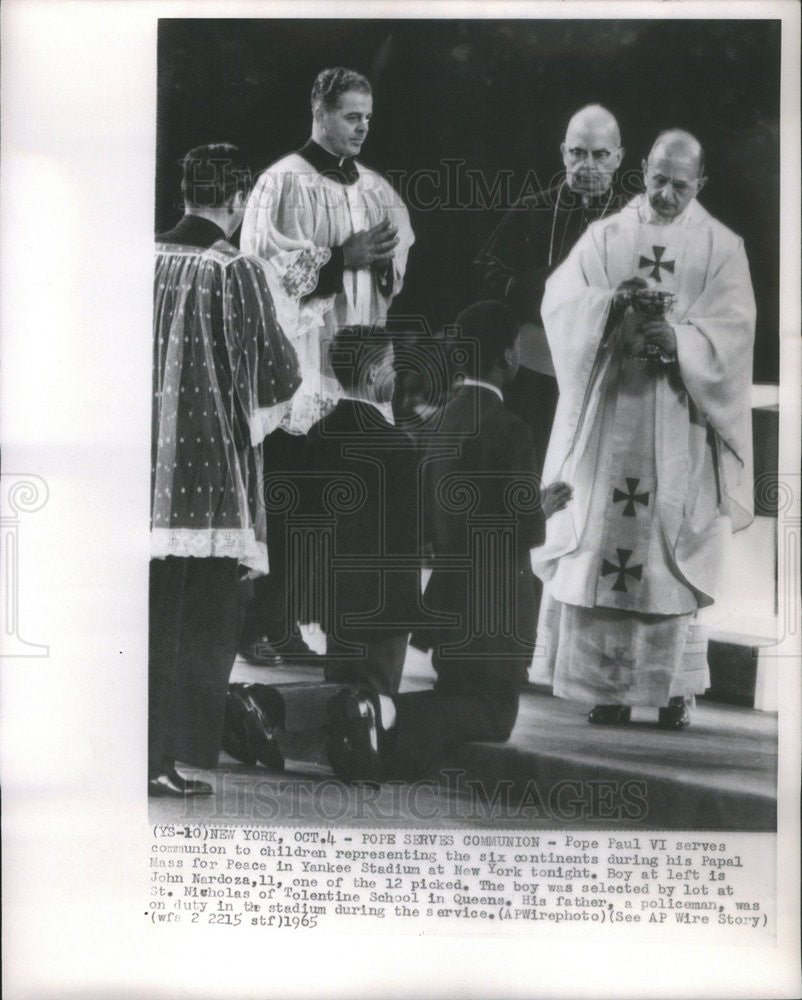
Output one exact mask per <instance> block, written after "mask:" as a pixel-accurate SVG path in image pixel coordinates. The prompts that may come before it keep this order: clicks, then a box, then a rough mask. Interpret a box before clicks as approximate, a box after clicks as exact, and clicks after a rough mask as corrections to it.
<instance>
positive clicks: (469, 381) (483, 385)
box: [462, 378, 504, 403]
mask: <svg viewBox="0 0 802 1000" xmlns="http://www.w3.org/2000/svg"><path fill="white" fill-rule="evenodd" d="M462 384H463V385H475V386H476V387H477V388H479V389H489V390H490V391H491V392H494V393H495V394H496V395H497V396H498V398H499V399H500V400H501V402H502V403H503V402H504V396H503V395H502V392H501V389H499V387H498V386H497V385H493V383H492V382H483V381H482V379H479V378H464V379H463V380H462Z"/></svg>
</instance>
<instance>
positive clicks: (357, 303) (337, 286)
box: [240, 66, 415, 665]
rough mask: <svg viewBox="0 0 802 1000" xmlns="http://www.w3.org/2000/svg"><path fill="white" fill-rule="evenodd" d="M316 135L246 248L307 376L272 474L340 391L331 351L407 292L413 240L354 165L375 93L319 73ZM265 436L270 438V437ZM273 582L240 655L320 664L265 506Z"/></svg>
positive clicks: (347, 73) (283, 468) (266, 188)
mask: <svg viewBox="0 0 802 1000" xmlns="http://www.w3.org/2000/svg"><path fill="white" fill-rule="evenodd" d="M311 105H312V134H311V136H310V138H309V140H308V141H307V142H306V143H305V144H304V145H303V146H302V147H301V148H300V149H299V150H297V151H296V152H294V153H290V154H289V155H287V156H284V157H282V158H281V159H280V160H278V161H277V162H276V163H274V164H273V165H272V166H270V167H268V169H267V170H265V172H264V173H263V174H262V175H261V176H260V177H259V180H258V181H257V183H256V185H255V186H254V189H253V191H252V192H251V196H250V198H249V199H248V204H247V207H246V209H245V218H244V219H243V223H242V237H241V240H240V245H241V246H242V248H243V250H244V251H246V252H247V253H250V254H253V255H254V256H256V257H260V258H262V260H263V261H264V262H265V273H266V274H267V278H268V281H269V282H270V288H271V291H272V294H273V301H274V302H275V306H276V312H277V314H278V318H279V322H280V323H281V326H282V329H283V330H284V332H285V333H286V335H287V337H289V339H290V342H291V343H292V346H293V347H294V349H295V353H296V354H297V356H298V361H299V363H300V366H301V375H302V382H301V386H300V388H299V389H298V391H297V392H296V393H295V395H294V396H293V397H292V399H289V400H287V401H286V403H284V404H283V405H282V406H280V407H277V408H276V409H275V410H271V411H268V412H267V417H268V419H269V420H270V424H269V426H265V427H263V428H262V430H263V432H264V433H267V435H268V436H267V437H266V439H265V445H264V459H265V469H266V470H269V473H270V474H272V475H276V474H279V473H289V474H293V472H294V471H295V470H297V469H298V468H299V466H300V464H302V462H303V454H304V440H305V435H306V433H307V431H308V430H309V428H310V427H311V426H312V425H313V424H314V423H316V422H317V421H318V420H320V419H321V418H322V417H324V416H326V414H327V413H329V412H330V411H331V410H333V409H334V406H335V404H336V402H337V400H338V399H339V398H341V396H342V394H343V391H342V388H341V386H340V383H339V382H338V381H337V379H336V377H335V375H334V372H333V371H332V369H331V367H330V365H329V363H328V360H327V359H328V351H327V348H328V344H329V342H330V341H331V339H332V338H333V336H334V334H335V333H336V331H337V330H338V329H339V328H340V327H343V326H383V325H384V322H385V318H386V316H387V311H388V309H389V308H390V304H391V303H392V301H393V299H394V298H395V296H396V295H398V293H399V292H400V291H401V286H402V284H403V280H404V273H405V271H406V264H407V255H408V253H409V248H410V247H411V245H412V244H413V243H414V240H415V237H414V235H413V232H412V227H411V225H410V222H409V213H408V212H407V208H406V206H405V205H404V203H403V201H402V200H401V198H400V197H399V196H398V194H396V192H395V191H394V190H393V188H392V187H391V185H390V184H388V182H387V181H386V180H385V179H384V178H383V177H382V176H381V175H380V174H378V173H376V172H375V171H374V170H371V169H369V168H368V167H366V166H364V164H362V163H361V162H360V161H359V160H357V159H356V157H357V156H358V155H359V154H360V152H361V150H362V145H363V143H364V142H365V139H366V138H367V136H368V131H369V128H370V121H371V117H372V115H373V96H372V91H371V86H370V83H369V81H368V80H367V79H366V78H365V77H364V76H362V75H361V74H360V73H357V72H355V71H354V70H350V69H345V68H344V67H342V66H337V67H333V68H330V69H324V70H322V71H321V72H320V73H319V74H318V75H317V78H316V79H315V82H314V85H313V87H312V94H311ZM268 432H269V433H268ZM267 532H268V546H269V548H270V563H271V572H270V575H269V576H267V577H265V578H263V579H261V580H259V581H257V582H256V583H255V584H254V599H253V601H252V602H251V605H250V607H249V609H248V612H247V614H246V616H245V621H244V624H243V629H242V637H241V648H240V652H241V653H242V655H243V656H244V657H245V658H246V659H248V660H250V661H251V662H253V663H259V664H262V665H270V664H272V663H275V662H277V657H278V656H281V657H283V658H284V659H285V660H288V659H289V660H292V661H294V662H297V663H304V662H306V661H307V660H308V659H309V658H310V657H312V656H313V654H312V651H311V650H310V649H309V647H308V646H307V645H306V643H305V641H304V640H303V638H302V636H301V634H300V632H299V630H298V623H297V622H296V621H295V620H293V615H292V614H291V613H290V608H289V607H288V606H287V597H288V595H289V594H290V593H291V592H292V591H293V588H294V587H295V584H294V583H293V582H292V579H293V572H294V567H293V566H292V565H291V562H290V560H289V559H288V557H287V550H286V526H285V524H284V519H283V517H279V518H272V517H270V514H269V505H268V522H267Z"/></svg>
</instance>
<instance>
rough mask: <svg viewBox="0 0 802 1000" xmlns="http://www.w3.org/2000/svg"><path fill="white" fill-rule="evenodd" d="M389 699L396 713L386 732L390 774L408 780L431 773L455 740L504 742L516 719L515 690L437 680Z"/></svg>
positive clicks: (516, 696) (517, 697) (517, 698)
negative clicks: (427, 687) (430, 685)
mask: <svg viewBox="0 0 802 1000" xmlns="http://www.w3.org/2000/svg"><path fill="white" fill-rule="evenodd" d="M393 700H394V701H395V707H396V713H397V714H396V723H395V727H394V729H392V730H390V734H391V745H390V749H389V754H388V769H389V777H391V778H396V779H400V780H406V781H408V780H414V779H415V778H421V777H423V776H425V775H427V774H431V773H432V772H433V771H434V770H435V768H436V767H437V765H438V764H439V763H440V761H441V760H442V758H443V757H444V756H445V755H446V754H447V753H448V752H449V751H450V750H452V749H453V748H454V747H456V746H458V745H459V744H460V743H467V742H469V741H470V740H492V741H494V742H500V743H503V742H505V741H506V740H508V739H509V737H510V733H511V732H512V728H513V726H514V725H515V720H516V718H517V717H518V700H519V692H518V690H517V689H514V688H511V689H509V690H504V689H500V690H496V691H493V690H482V689H481V688H477V687H476V686H475V685H471V684H466V685H462V684H460V683H459V682H452V681H449V682H448V683H443V682H441V681H438V682H437V684H435V686H434V688H433V689H432V690H431V691H412V692H410V693H408V694H400V695H398V696H397V697H396V698H394V699H393Z"/></svg>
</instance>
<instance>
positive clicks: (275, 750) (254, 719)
mask: <svg viewBox="0 0 802 1000" xmlns="http://www.w3.org/2000/svg"><path fill="white" fill-rule="evenodd" d="M282 713H283V704H282V701H281V696H280V695H279V694H278V693H277V692H276V691H274V690H273V689H272V688H270V687H267V686H265V685H263V684H229V686H228V697H227V698H226V718H225V724H224V727H223V749H224V750H225V752H226V753H227V754H229V755H230V756H231V757H233V758H234V759H235V760H239V761H241V762H242V763H243V764H247V765H249V766H253V765H254V764H255V763H256V761H257V760H258V761H259V763H260V764H262V765H264V767H266V768H267V769H268V770H270V771H283V770H284V755H283V754H282V752H281V747H280V746H279V742H278V739H277V738H276V733H275V730H276V728H277V727H278V726H280V725H281V722H282V718H281V716H282Z"/></svg>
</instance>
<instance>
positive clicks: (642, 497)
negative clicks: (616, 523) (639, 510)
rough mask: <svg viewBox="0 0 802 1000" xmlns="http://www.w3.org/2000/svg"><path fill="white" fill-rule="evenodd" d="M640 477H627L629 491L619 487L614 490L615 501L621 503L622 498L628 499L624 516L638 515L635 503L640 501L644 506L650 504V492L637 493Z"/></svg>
mask: <svg viewBox="0 0 802 1000" xmlns="http://www.w3.org/2000/svg"><path fill="white" fill-rule="evenodd" d="M639 482H640V479H629V478H627V489H628V490H629V493H624V491H623V490H619V489H618V487H617V486H616V488H615V489H614V490H613V503H620V502H621V501H622V500H626V504H625V505H624V510H623V511H622V513H623V515H624V517H636V516H637V515H636V513H635V504H636V503H639V504H641V505H642V506H643V507H648V506H649V494H648V492H644V493H636V492H635V491H636V490H637V488H638V483H639Z"/></svg>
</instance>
